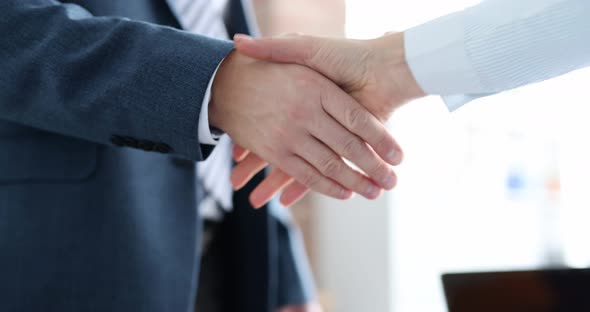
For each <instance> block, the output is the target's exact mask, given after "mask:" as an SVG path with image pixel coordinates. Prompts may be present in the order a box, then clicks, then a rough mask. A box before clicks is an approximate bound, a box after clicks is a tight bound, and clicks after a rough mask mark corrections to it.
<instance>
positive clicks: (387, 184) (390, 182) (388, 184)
mask: <svg viewBox="0 0 590 312" xmlns="http://www.w3.org/2000/svg"><path fill="white" fill-rule="evenodd" d="M381 184H382V185H383V187H384V188H386V189H388V190H390V189H392V188H393V187H394V186H395V175H394V174H393V172H391V173H389V174H388V175H387V176H386V177H385V178H384V179H383V180H382V181H381Z"/></svg>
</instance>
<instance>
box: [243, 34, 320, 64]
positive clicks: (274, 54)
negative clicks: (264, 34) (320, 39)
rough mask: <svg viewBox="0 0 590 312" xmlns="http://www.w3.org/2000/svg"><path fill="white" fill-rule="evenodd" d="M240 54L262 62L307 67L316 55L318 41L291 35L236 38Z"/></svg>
mask: <svg viewBox="0 0 590 312" xmlns="http://www.w3.org/2000/svg"><path fill="white" fill-rule="evenodd" d="M234 44H235V46H236V49H237V50H238V52H240V53H242V54H244V55H246V56H249V57H253V58H256V59H260V60H266V61H272V62H281V63H297V64H301V65H307V64H308V63H309V60H311V59H312V58H313V56H314V55H315V53H316V51H317V49H318V44H317V40H316V39H315V38H313V37H309V36H298V35H290V36H283V37H273V38H258V39H254V38H252V37H250V36H247V35H242V34H237V35H235V36H234Z"/></svg>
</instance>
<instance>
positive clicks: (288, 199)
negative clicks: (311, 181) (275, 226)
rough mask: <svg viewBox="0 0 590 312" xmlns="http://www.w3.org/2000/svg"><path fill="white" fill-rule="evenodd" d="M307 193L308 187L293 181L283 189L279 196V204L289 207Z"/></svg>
mask: <svg viewBox="0 0 590 312" xmlns="http://www.w3.org/2000/svg"><path fill="white" fill-rule="evenodd" d="M307 193H309V188H308V187H306V186H305V185H303V184H301V183H299V182H297V181H294V182H292V183H291V184H289V185H288V186H287V187H286V188H285V189H284V190H283V193H282V194H281V198H280V201H281V204H283V206H285V207H290V206H291V205H293V204H295V203H296V202H298V201H299V200H301V199H302V198H303V196H305V195H306V194H307Z"/></svg>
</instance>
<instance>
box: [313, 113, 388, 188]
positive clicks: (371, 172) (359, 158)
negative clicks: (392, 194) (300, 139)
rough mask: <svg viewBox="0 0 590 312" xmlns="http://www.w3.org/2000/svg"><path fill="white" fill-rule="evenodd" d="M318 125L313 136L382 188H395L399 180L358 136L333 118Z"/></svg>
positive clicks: (314, 128) (326, 119)
mask: <svg viewBox="0 0 590 312" xmlns="http://www.w3.org/2000/svg"><path fill="white" fill-rule="evenodd" d="M316 124H317V126H316V127H313V128H312V129H310V133H311V135H313V136H315V137H316V138H318V140H320V141H322V142H324V143H325V144H326V145H327V146H328V147H330V148H331V149H332V150H333V151H334V152H336V154H338V155H340V156H342V157H344V158H346V159H348V160H350V161H351V162H352V163H354V164H355V165H356V166H357V167H359V168H360V169H361V170H362V171H363V172H365V173H366V174H367V175H368V176H369V177H370V178H371V179H372V180H373V181H375V182H376V183H377V184H379V185H380V186H381V187H382V188H384V189H387V190H390V189H392V188H393V187H394V186H395V184H396V180H397V178H396V176H395V173H394V172H393V170H392V169H391V168H390V166H389V165H388V164H387V163H386V162H385V161H383V159H381V158H380V157H379V156H378V155H377V153H375V151H373V149H371V148H370V147H369V146H368V145H367V144H366V143H365V142H364V141H362V140H361V139H360V138H359V137H358V136H356V135H355V134H353V133H350V132H349V131H348V130H347V129H346V128H344V127H343V126H342V125H341V124H339V123H338V122H337V121H336V120H334V119H332V118H325V119H323V120H322V122H317V123H316Z"/></svg>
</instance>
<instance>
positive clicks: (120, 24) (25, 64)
mask: <svg viewBox="0 0 590 312" xmlns="http://www.w3.org/2000/svg"><path fill="white" fill-rule="evenodd" d="M0 11H2V12H3V18H2V19H1V20H0V35H1V36H2V39H1V40H0V46H1V48H0V70H1V71H2V72H3V73H4V75H2V77H0V118H2V119H5V120H9V121H13V122H17V123H21V124H24V125H28V126H32V127H35V128H39V129H43V130H47V131H52V132H57V133H61V134H64V135H68V136H74V137H79V138H83V139H86V140H90V141H94V142H98V143H104V144H109V143H110V138H111V137H112V136H113V135H119V136H129V137H134V138H138V139H145V140H150V141H154V142H163V143H166V144H168V145H169V146H171V148H172V149H173V152H175V153H176V154H178V155H181V156H184V157H187V158H191V159H200V158H201V156H202V155H201V152H200V149H199V140H198V137H199V134H198V120H199V118H198V117H199V112H200V109H201V103H202V100H203V97H204V95H205V91H206V89H207V85H208V83H209V80H210V77H211V76H212V74H213V72H214V71H215V68H216V67H217V65H218V64H219V63H220V62H221V60H222V59H223V57H225V55H226V54H227V53H229V51H230V50H231V49H232V45H231V44H230V43H227V42H222V41H217V40H212V39H208V38H205V37H199V36H194V35H190V34H187V33H184V32H181V31H177V30H174V29H172V28H168V27H160V26H156V25H151V24H147V23H141V22H135V21H131V20H128V19H120V18H97V17H93V16H91V15H90V14H89V13H88V12H86V11H84V10H83V9H82V8H80V7H78V6H74V5H63V4H60V3H57V2H55V1H49V0H37V1H32V0H28V1H22V0H19V1H3V2H2V3H1V4H0Z"/></svg>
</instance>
